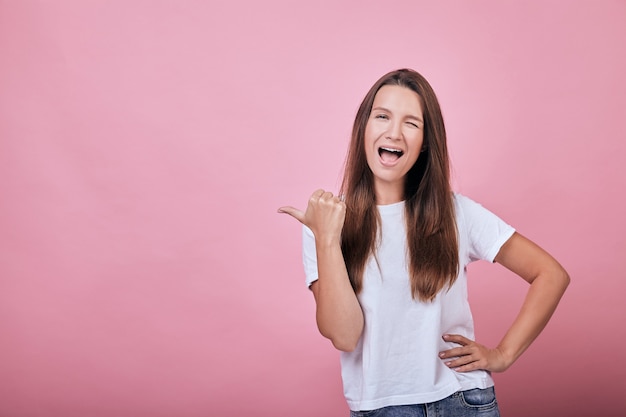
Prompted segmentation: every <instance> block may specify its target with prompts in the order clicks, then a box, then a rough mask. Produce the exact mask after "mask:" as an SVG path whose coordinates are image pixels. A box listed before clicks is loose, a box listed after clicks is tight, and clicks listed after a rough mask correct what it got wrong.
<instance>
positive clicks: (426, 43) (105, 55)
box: [0, 0, 626, 417]
mask: <svg viewBox="0 0 626 417" xmlns="http://www.w3.org/2000/svg"><path fill="white" fill-rule="evenodd" d="M297 3H298V2H288V1H284V2H269V3H268V2H267V1H265V2H253V1H248V2H246V3H238V2H210V1H204V2H200V1H186V2H176V1H174V0H171V1H159V2H156V1H148V0H144V1H139V0H132V1H113V2H111V1H104V0H101V1H88V2H83V1H79V0H75V1H70V0H66V1H56V2H43V1H40V2H36V1H17V0H16V1H0V375H1V378H0V415H1V416H7V417H26V416H28V417H31V416H32V417H35V416H37V417H38V416H54V417H56V416H63V417H74V416H81V417H82V416H90V417H100V416H107V417H108V416H129V417H130V416H133V417H138V416H139V417H141V416H151V417H152V416H164V417H165V416H179V417H192V416H207V415H221V416H234V415H244V414H246V415H252V416H285V415H296V414H297V415H299V416H319V415H324V416H337V415H346V413H347V408H346V405H345V403H344V400H343V397H342V392H341V386H340V376H339V373H338V372H339V364H338V355H337V353H336V352H335V351H334V350H333V349H332V347H331V346H330V344H329V343H328V342H327V341H326V340H324V339H323V338H322V337H321V336H319V335H318V334H317V330H316V328H315V321H314V305H313V299H312V296H311V295H310V294H309V293H308V291H307V290H306V289H305V286H304V277H303V272H302V266H301V261H300V228H299V226H298V225H297V224H296V222H295V221H293V220H292V219H289V218H287V217H285V216H280V215H278V214H276V212H275V211H276V208H277V207H279V206H281V205H284V204H292V205H296V206H304V205H305V203H306V199H307V197H308V195H309V194H310V192H311V191H313V190H314V189H315V188H317V187H326V188H330V189H333V190H334V189H336V186H337V184H338V178H339V175H340V168H341V163H342V161H343V157H344V151H345V146H346V143H347V138H348V135H349V130H350V125H351V122H352V118H353V116H354V113H355V111H356V107H357V105H358V103H359V102H360V100H361V98H362V96H363V95H364V94H365V91H366V90H367V89H368V88H369V86H370V85H371V84H372V83H373V82H374V81H375V80H376V78H378V77H379V76H380V75H382V74H383V73H384V72H386V71H388V70H391V69H395V68H398V67H404V66H408V67H413V68H415V69H418V70H419V71H420V72H422V73H423V74H424V75H425V76H426V77H427V78H428V79H429V80H430V81H431V82H432V84H433V86H434V88H435V90H436V91H437V92H438V94H439V97H440V100H441V102H442V106H443V109H444V114H445V117H446V120H447V123H448V130H449V136H450V146H451V148H452V154H453V163H454V176H455V184H456V188H457V189H458V190H460V191H462V192H464V193H466V194H468V195H470V196H471V197H473V198H475V199H477V200H479V201H480V202H482V203H483V204H484V205H486V206H487V207H489V208H491V209H492V210H494V211H495V212H497V213H498V214H499V215H500V216H501V217H503V218H505V219H506V220H507V221H509V222H510V223H512V224H513V225H515V226H516V227H517V228H518V229H519V230H520V231H521V232H522V233H523V234H526V235H527V236H529V237H531V238H533V239H534V240H536V241H537V242H539V243H540V244H542V245H543V246H544V247H546V248H547V249H548V250H550V251H552V252H553V253H554V254H555V256H556V257H557V258H558V259H559V260H561V261H562V263H563V264H564V265H565V267H566V268H567V269H568V271H569V272H570V274H571V276H572V279H573V282H572V285H571V286H570V289H569V290H568V293H567V294H566V298H565V299H564V301H563V303H562V305H561V308H560V309H559V311H558V312H557V314H556V316H555V317H554V319H553V321H552V322H551V323H550V325H549V326H548V328H547V330H546V331H545V333H544V334H543V335H542V336H541V337H540V338H539V340H538V341H537V342H536V343H535V344H534V345H533V346H532V347H531V349H530V350H529V351H528V352H527V353H526V355H525V356H523V357H522V358H521V359H520V360H519V362H518V363H517V364H516V365H514V366H513V367H512V368H511V369H510V370H509V371H508V372H507V373H505V374H499V375H496V380H497V390H498V393H499V396H500V402H501V407H502V410H503V414H504V415H505V416H508V417H516V416H527V415H532V416H539V417H541V416H555V415H568V416H574V417H576V416H588V415H602V416H604V417H611V416H617V415H624V414H625V413H626V400H625V399H624V395H623V385H622V383H623V381H624V379H625V378H626V371H625V369H626V367H625V366H624V363H623V361H622V359H621V357H622V356H623V354H622V352H623V347H624V345H625V344H626V334H625V330H624V329H625V327H624V323H623V322H624V318H625V317H626V307H625V305H626V303H624V301H623V294H624V292H625V291H626V280H625V279H624V272H623V269H622V264H623V261H624V259H625V255H626V244H625V239H624V232H625V227H624V226H625V221H624V213H625V212H626V204H625V201H624V196H623V191H624V185H625V178H626V171H625V169H624V166H625V164H626V145H625V142H626V134H625V133H624V131H625V129H624V121H625V120H626V81H625V78H624V74H626V53H625V49H624V45H625V44H626V24H625V22H626V3H625V2H624V1H615V0H614V1H610V0H602V1H595V2H590V1H584V0H583V1H570V2H561V1H555V0H551V1H541V2H540V1H534V2H515V3H513V2H505V3H506V4H504V3H503V2H499V1H495V0H493V1H487V0H485V1H477V2H471V4H470V2H457V3H455V4H454V5H453V4H450V3H448V2H432V1H423V2H416V1H404V2H382V3H381V2H376V3H374V2H372V3H371V4H368V5H366V4H365V3H364V2H362V1H356V0H354V1H350V2H343V4H342V5H336V4H334V3H333V2H321V3H319V2H310V3H315V5H313V4H309V5H306V6H303V5H298V6H296V5H295V4H297ZM472 272H473V275H474V278H473V282H474V286H473V288H472V301H473V303H474V309H475V315H476V318H477V322H478V323H477V326H478V335H479V336H480V340H481V341H482V342H484V343H496V342H497V341H498V339H499V337H500V336H501V335H502V334H503V332H504V330H505V328H506V326H507V325H508V324H509V323H510V322H511V320H512V317H513V315H514V314H515V312H516V309H517V306H518V305H519V303H520V302H521V300H522V297H523V294H524V289H525V285H524V284H523V283H522V282H521V280H520V279H517V278H515V277H512V276H511V275H510V274H509V273H507V272H506V271H505V270H503V269H502V268H501V267H498V266H495V267H490V266H489V265H476V266H475V267H473V270H472Z"/></svg>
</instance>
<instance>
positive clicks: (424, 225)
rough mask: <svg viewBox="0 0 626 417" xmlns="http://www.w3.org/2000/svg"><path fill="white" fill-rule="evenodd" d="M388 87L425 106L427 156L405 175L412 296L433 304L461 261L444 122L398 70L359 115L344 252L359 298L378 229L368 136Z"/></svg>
mask: <svg viewBox="0 0 626 417" xmlns="http://www.w3.org/2000/svg"><path fill="white" fill-rule="evenodd" d="M385 85H398V86H402V87H406V88H409V89H411V90H412V91H414V92H415V93H417V95H418V96H419V97H420V99H421V101H422V107H423V112H424V114H423V117H424V142H423V145H422V150H423V152H422V153H421V154H420V156H419V158H418V159H417V161H416V162H415V164H414V165H413V167H412V168H411V169H410V170H409V172H408V173H407V175H406V183H405V187H404V199H405V211H406V216H405V217H406V224H407V247H408V252H409V253H408V258H409V259H408V261H409V275H410V277H411V290H412V296H413V298H418V299H420V300H422V301H432V300H433V299H434V298H435V296H436V295H437V293H438V292H439V291H440V290H441V289H442V288H443V287H444V286H445V285H452V284H453V283H454V281H455V279H456V277H457V274H458V268H459V259H458V258H459V255H458V246H457V229H456V221H455V214H454V202H453V195H452V190H451V187H450V163H449V158H448V148H447V145H446V130H445V127H444V123H443V116H442V114H441V109H440V107H439V102H438V100H437V96H436V95H435V92H434V91H433V89H432V87H431V86H430V84H429V83H428V81H426V79H425V78H424V77H422V76H421V75H420V74H419V73H417V72H416V71H413V70H410V69H400V70H396V71H392V72H390V73H388V74H386V75H384V76H383V77H381V78H380V79H379V80H378V81H377V82H376V83H375V84H374V85H373V86H372V88H371V89H370V90H369V92H368V93H367V95H366V96H365V98H364V99H363V102H362V103H361V105H360V107H359V110H358V111H357V114H356V118H355V120H354V126H353V128H352V140H351V142H350V147H349V149H348V155H347V158H346V165H345V171H344V177H343V182H342V185H341V193H342V194H343V195H344V196H345V202H346V207H347V211H346V220H345V223H344V226H343V231H342V236H341V248H342V251H343V256H344V260H345V262H346V267H347V269H348V275H349V277H350V282H351V284H352V287H353V288H354V291H355V292H356V293H359V291H360V290H361V288H362V286H363V272H364V270H365V263H366V262H367V259H368V258H369V257H370V256H372V255H375V253H376V250H375V249H376V240H377V235H378V227H379V224H380V217H379V214H378V210H377V209H376V195H375V193H374V178H373V174H372V171H371V170H370V168H369V166H368V164H367V160H366V156H365V148H364V135H365V128H366V126H367V121H368V119H369V117H370V113H371V110H372V105H373V103H374V98H375V96H376V93H378V90H380V88H381V87H383V86H385Z"/></svg>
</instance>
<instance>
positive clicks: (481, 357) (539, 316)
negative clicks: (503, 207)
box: [439, 233, 570, 372]
mask: <svg viewBox="0 0 626 417" xmlns="http://www.w3.org/2000/svg"><path fill="white" fill-rule="evenodd" d="M495 261H496V262H498V263H499V264H501V265H503V266H504V267H506V268H507V269H509V270H511V271H512V272H514V273H516V274H517V275H519V276H520V277H522V278H523V279H524V280H526V281H527V282H528V283H529V284H530V288H529V290H528V294H527V295H526V299H525V300H524V303H523V304H522V308H521V310H520V312H519V314H518V315H517V317H516V319H515V321H514V322H513V324H512V325H511V327H510V328H509V330H508V331H507V332H506V334H505V335H504V338H503V339H502V341H500V343H499V344H498V346H497V347H496V348H494V349H490V348H487V347H486V346H483V345H481V344H479V343H477V342H475V341H473V340H470V339H468V338H466V337H463V336H461V335H444V336H443V339H444V340H445V341H446V342H454V343H458V344H460V345H461V346H460V347H457V348H453V349H449V350H446V351H444V352H441V353H440V355H439V356H440V357H441V358H442V359H444V360H445V359H448V358H452V357H458V359H454V360H451V361H448V362H446V365H447V366H448V367H450V368H453V369H455V370H456V371H458V372H468V371H473V370H476V369H485V370H487V371H492V372H502V371H504V370H506V369H508V368H509V367H510V366H511V365H512V364H513V363H514V362H515V361H516V360H517V358H519V357H520V356H521V354H522V353H523V352H524V351H525V350H526V349H527V348H528V346H530V344H531V343H532V342H533V340H535V338H537V336H539V333H541V331H542V330H543V328H544V327H545V326H546V324H547V323H548V320H550V317H551V316H552V313H554V310H555V309H556V306H557V305H558V303H559V300H560V299H561V296H562V295H563V293H564V292H565V289H566V288H567V285H568V284H569V281H570V279H569V276H568V274H567V272H566V271H565V269H563V267H562V266H561V265H560V264H559V263H558V262H557V261H556V259H554V258H553V257H552V256H550V254H549V253H547V252H546V251H544V250H543V249H541V248H540V247H539V246H537V245H536V244H535V243H533V242H532V241H530V240H529V239H526V238H525V237H524V236H522V235H520V234H519V233H514V234H513V236H511V238H510V239H509V240H508V241H507V242H506V243H505V244H504V245H503V246H502V248H500V252H499V253H498V255H497V256H496V258H495Z"/></svg>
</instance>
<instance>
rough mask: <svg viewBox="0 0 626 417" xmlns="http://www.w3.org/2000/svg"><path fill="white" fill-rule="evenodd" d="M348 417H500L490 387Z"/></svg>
mask: <svg viewBox="0 0 626 417" xmlns="http://www.w3.org/2000/svg"><path fill="white" fill-rule="evenodd" d="M350 417H500V411H499V410H498V402H497V401H496V393H495V391H494V389H493V387H491V388H486V389H478V388H476V389H471V390H467V391H459V392H455V393H454V394H452V395H451V396H449V397H447V398H444V399H443V400H439V401H435V402H434V403H428V404H415V405H394V406H389V407H383V408H379V409H378V410H370V411H350Z"/></svg>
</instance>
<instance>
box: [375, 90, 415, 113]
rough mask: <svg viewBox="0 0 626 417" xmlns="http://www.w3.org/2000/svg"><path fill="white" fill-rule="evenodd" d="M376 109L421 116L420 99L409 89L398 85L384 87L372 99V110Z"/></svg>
mask: <svg viewBox="0 0 626 417" xmlns="http://www.w3.org/2000/svg"><path fill="white" fill-rule="evenodd" d="M376 107H383V108H385V109H387V110H390V111H403V112H408V113H417V114H419V115H421V114H422V98H421V97H420V96H419V95H418V94H417V93H416V92H415V91H413V90H411V89H410V88H407V87H403V86H400V85H384V86H382V87H381V88H380V89H379V90H378V92H377V93H376V96H375V97H374V102H373V103H372V108H376Z"/></svg>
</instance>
